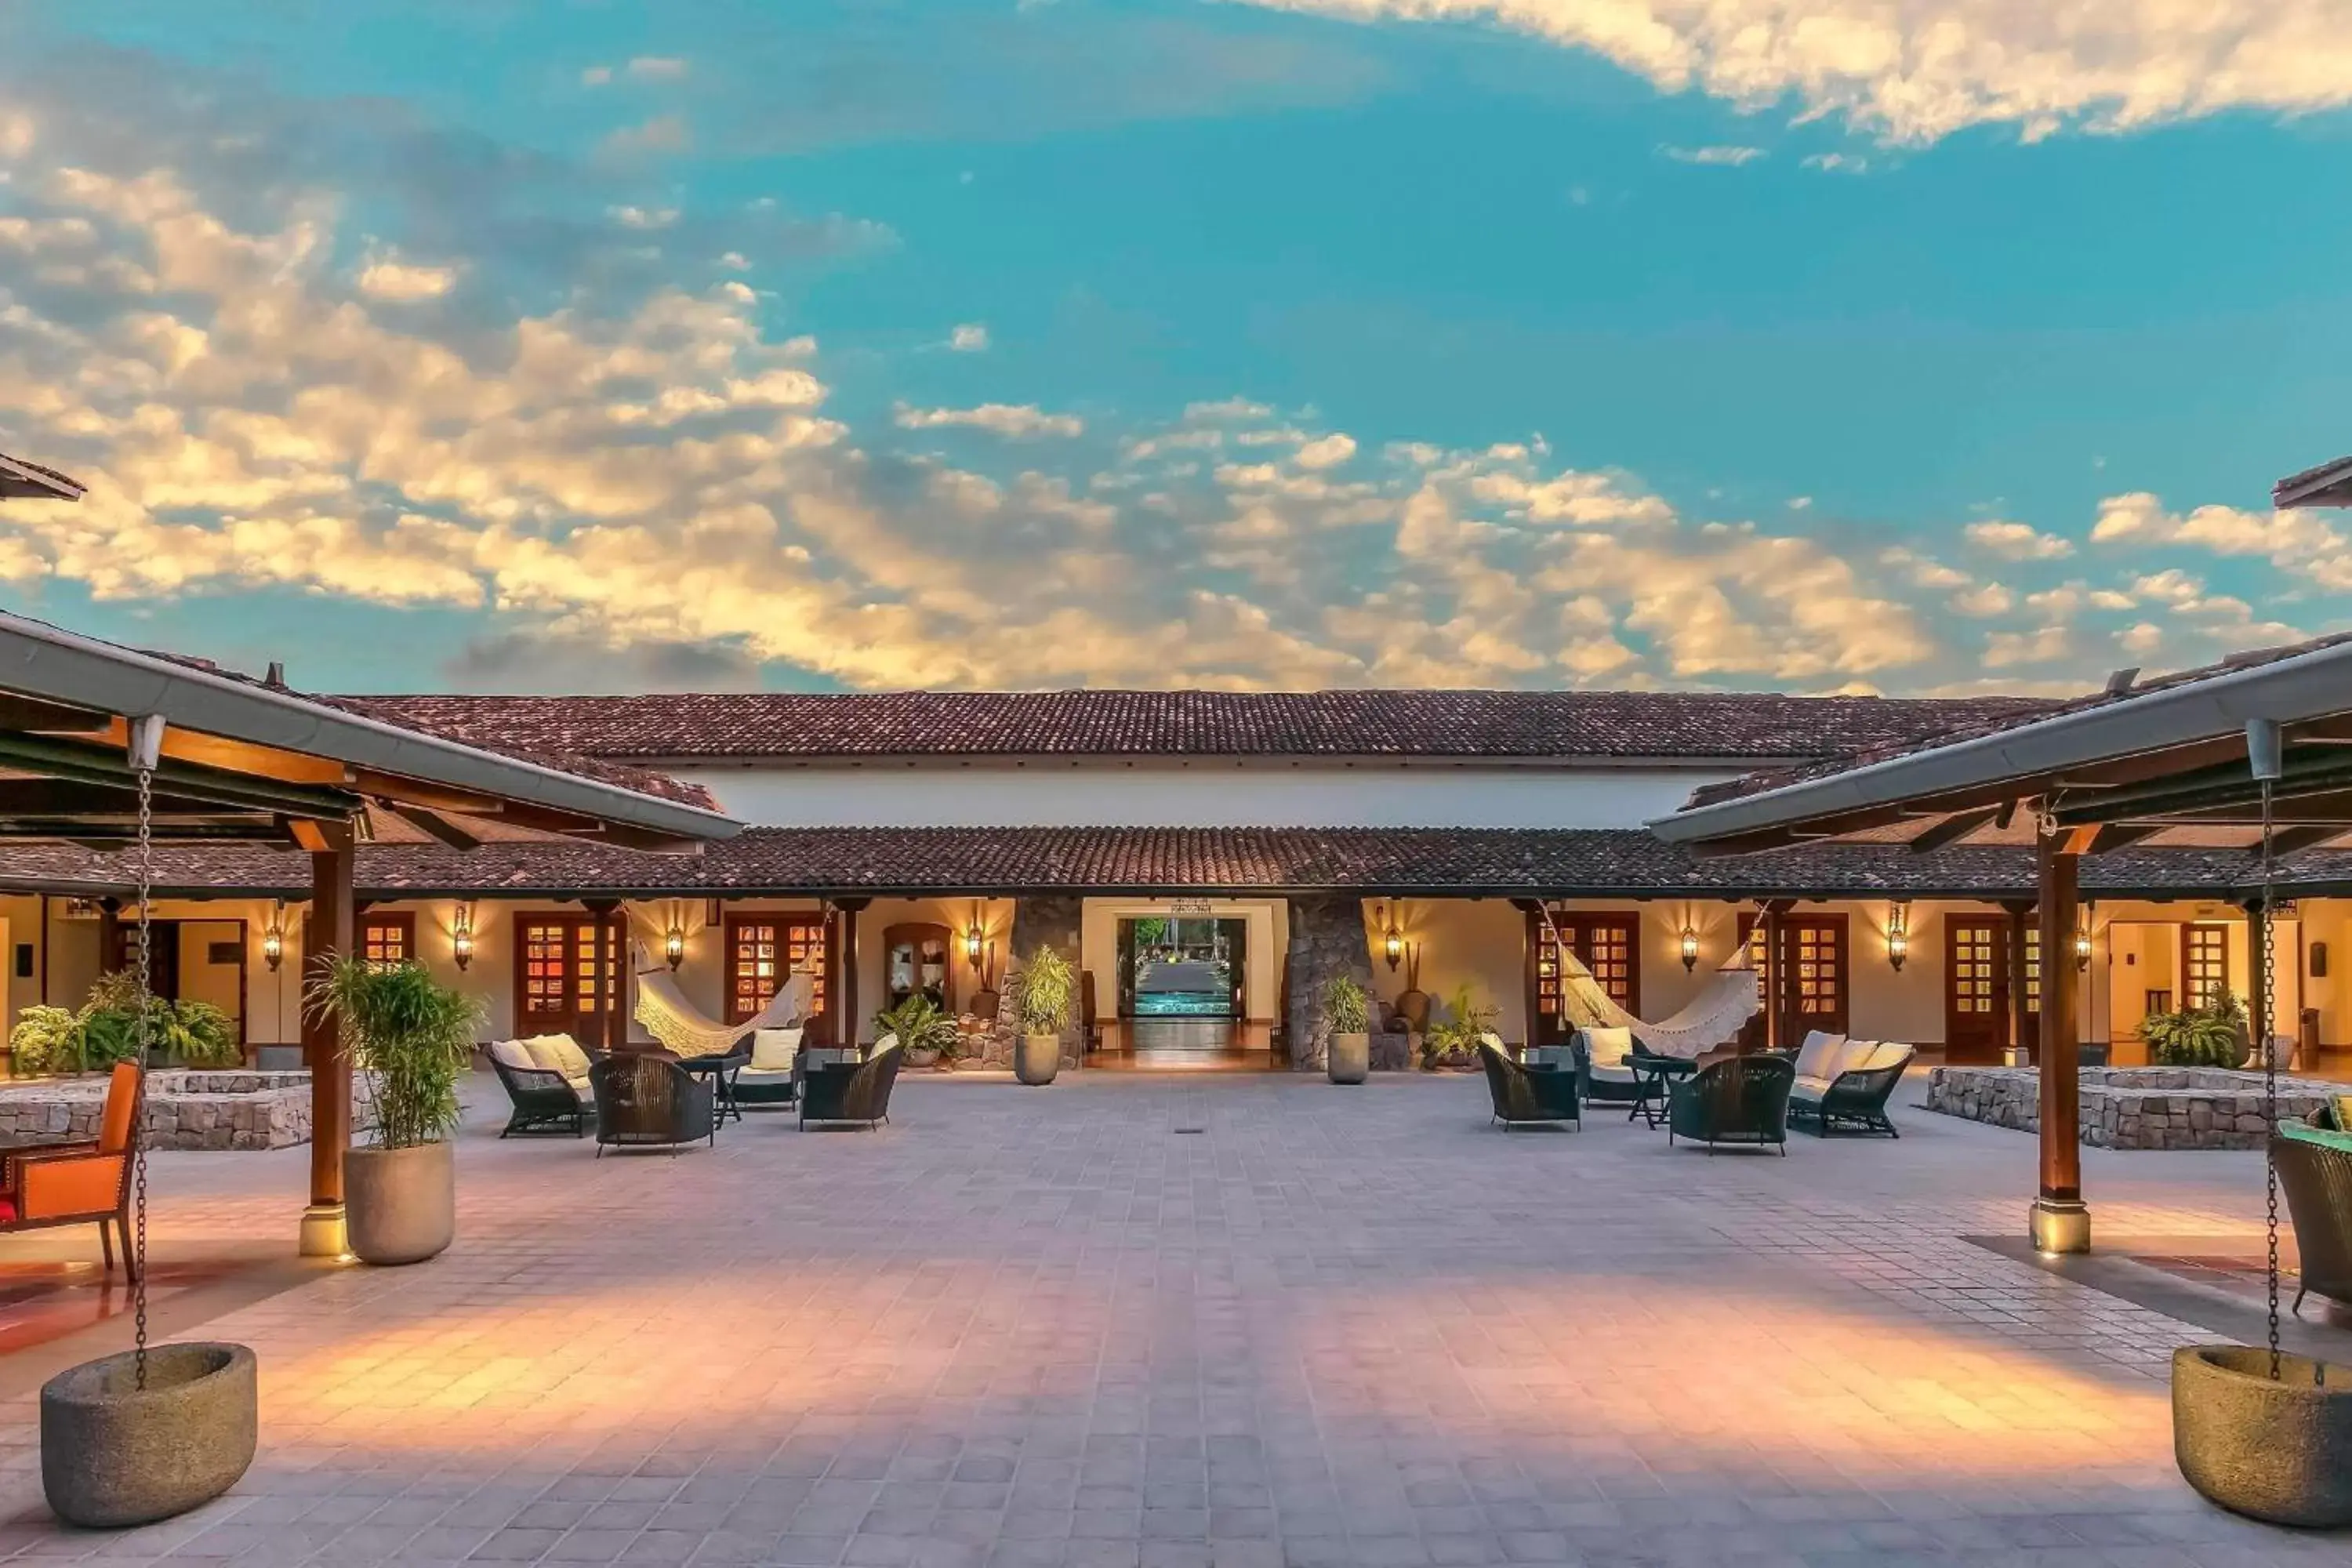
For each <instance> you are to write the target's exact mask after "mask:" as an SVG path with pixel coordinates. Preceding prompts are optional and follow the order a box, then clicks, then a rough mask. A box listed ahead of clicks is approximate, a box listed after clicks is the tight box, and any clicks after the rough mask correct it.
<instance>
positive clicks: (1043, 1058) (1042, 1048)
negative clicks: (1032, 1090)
mask: <svg viewBox="0 0 2352 1568" xmlns="http://www.w3.org/2000/svg"><path fill="white" fill-rule="evenodd" d="M1061 1070H1062V1037H1061V1036H1059V1035H1024V1036H1022V1037H1021V1043H1020V1044H1019V1045H1018V1046H1016V1047H1013V1077H1014V1078H1017V1079H1020V1080H1021V1081H1022V1082H1023V1083H1051V1082H1053V1081H1054V1075H1055V1073H1057V1072H1059V1071H1061Z"/></svg>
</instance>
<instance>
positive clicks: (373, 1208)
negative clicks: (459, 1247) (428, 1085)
mask: <svg viewBox="0 0 2352 1568" xmlns="http://www.w3.org/2000/svg"><path fill="white" fill-rule="evenodd" d="M343 1199H344V1207H345V1211H346V1221H347V1223H348V1225H349V1226H350V1227H351V1248H352V1256H353V1257H355V1258H358V1259H359V1260H360V1261H361V1262H362V1263H384V1264H391V1263H422V1262H424V1261H425V1259H426V1258H431V1257H433V1256H434V1255H435V1254H436V1253H438V1252H440V1251H442V1250H443V1249H444V1248H446V1247H447V1246H448V1245H449V1244H450V1243H451V1242H452V1241H455V1240H456V1239H457V1161H456V1153H455V1151H454V1149H453V1148H452V1147H451V1146H450V1144H448V1143H447V1142H436V1143H419V1144H416V1145H415V1146H414V1147H412V1148H407V1149H353V1150H352V1151H350V1152H348V1153H346V1154H345V1155H344V1156H343Z"/></svg>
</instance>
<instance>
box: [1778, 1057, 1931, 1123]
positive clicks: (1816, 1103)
mask: <svg viewBox="0 0 2352 1568" xmlns="http://www.w3.org/2000/svg"><path fill="white" fill-rule="evenodd" d="M1918 1054H1919V1053H1918V1051H1917V1049H1916V1048H1915V1047H1910V1046H1904V1045H1896V1044H1895V1043H1894V1042H1892V1041H1888V1042H1885V1043H1884V1044H1879V1045H1876V1046H1874V1047H1872V1050H1871V1054H1870V1056H1869V1057H1868V1058H1867V1060H1868V1062H1869V1064H1870V1065H1869V1066H1868V1067H1866V1068H1845V1069H1844V1070H1843V1071H1841V1072H1839V1073H1838V1075H1837V1076H1836V1077H1835V1078H1833V1079H1828V1080H1827V1081H1823V1080H1822V1079H1809V1078H1799V1079H1797V1080H1796V1087H1795V1089H1793V1090H1792V1091H1791V1092H1790V1096H1789V1119H1790V1121H1798V1122H1811V1124H1812V1130H1813V1131H1814V1133H1815V1134H1816V1135H1817V1136H1820V1137H1823V1138H1826V1137H1828V1136H1829V1135H1830V1134H1831V1133H1832V1132H1833V1131H1837V1130H1838V1129H1839V1128H1841V1127H1844V1128H1850V1129H1852V1130H1853V1131H1857V1132H1884V1133H1885V1134H1886V1135H1887V1136H1888V1137H1889V1138H1900V1137H1902V1136H1903V1134H1901V1133H1900V1132H1897V1131H1895V1123H1894V1122H1893V1121H1891V1120H1889V1119H1888V1117H1887V1114H1886V1102H1887V1100H1889V1099H1890V1098H1892V1097H1893V1095H1894V1093H1895V1085H1896V1084H1898V1083H1901V1082H1902V1081H1903V1073H1904V1069H1905V1068H1908V1067H1909V1066H1910V1065H1911V1059H1912V1058H1914V1057H1916V1056H1917V1055H1918Z"/></svg>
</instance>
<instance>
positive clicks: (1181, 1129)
mask: <svg viewBox="0 0 2352 1568" xmlns="http://www.w3.org/2000/svg"><path fill="white" fill-rule="evenodd" d="M1176 1131H1179V1132H1206V1131H1208V1129H1207V1128H1205V1127H1179V1128H1178V1129H1176Z"/></svg>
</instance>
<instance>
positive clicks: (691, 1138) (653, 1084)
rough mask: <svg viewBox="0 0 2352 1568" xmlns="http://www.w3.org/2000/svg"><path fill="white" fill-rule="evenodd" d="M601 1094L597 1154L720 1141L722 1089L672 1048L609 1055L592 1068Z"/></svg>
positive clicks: (591, 1074) (592, 1078)
mask: <svg viewBox="0 0 2352 1568" xmlns="http://www.w3.org/2000/svg"><path fill="white" fill-rule="evenodd" d="M588 1078H589V1082H590V1083H591V1084H592V1085H593V1087H594V1089H595V1095H596V1153H597V1155H598V1156H599V1157H600V1158H601V1157H602V1156H603V1155H604V1151H605V1150H606V1149H667V1150H669V1151H670V1152H672V1153H676V1152H677V1151H678V1150H679V1149H681V1148H683V1147H685V1146H686V1145H687V1144H688V1143H692V1142H698V1141H701V1140H708V1141H709V1142H713V1143H716V1142H718V1141H719V1119H718V1116H717V1103H716V1101H717V1088H716V1086H715V1085H714V1084H712V1083H711V1082H710V1081H709V1079H699V1078H697V1077H695V1075H694V1074H692V1073H690V1072H688V1071H687V1070H686V1069H685V1068H682V1067H680V1066H678V1064H677V1058H674V1057H672V1056H671V1055H670V1054H669V1053H668V1052H667V1051H632V1052H629V1053H627V1054H625V1055H620V1056H610V1057H606V1058H604V1059H603V1060H602V1061H599V1062H598V1063H596V1065H595V1066H594V1067H593V1068H590V1069H589V1074H588Z"/></svg>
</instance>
